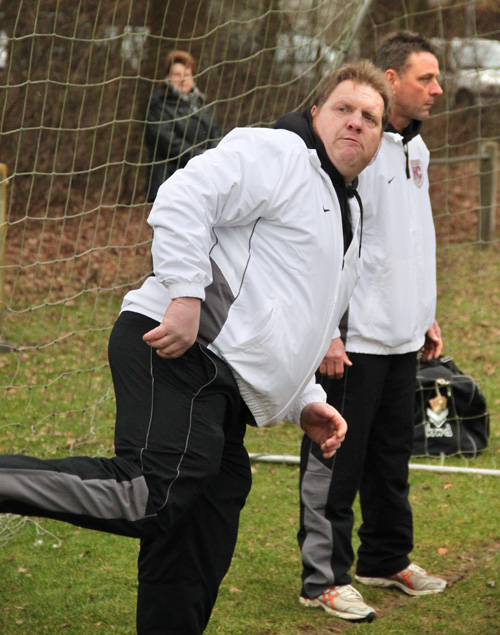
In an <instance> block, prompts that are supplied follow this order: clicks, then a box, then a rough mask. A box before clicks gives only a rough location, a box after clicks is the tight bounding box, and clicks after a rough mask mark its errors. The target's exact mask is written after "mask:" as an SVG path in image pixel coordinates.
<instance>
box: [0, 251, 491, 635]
mask: <svg viewBox="0 0 500 635" xmlns="http://www.w3.org/2000/svg"><path fill="white" fill-rule="evenodd" d="M439 260H440V261H439V272H440V274H439V278H440V281H439V311H438V313H439V319H440V323H441V327H442V330H443V336H444V340H445V350H446V352H447V353H448V354H451V355H452V356H453V357H454V359H455V361H456V362H457V363H458V364H459V366H460V367H461V368H462V370H464V371H465V372H467V373H470V374H471V375H472V376H473V377H475V378H476V379H477V380H478V381H479V383H480V385H481V388H482V390H483V392H484V393H485V395H486V398H487V400H488V404H489V407H490V410H491V425H492V438H491V442H490V446H489V448H488V449H487V450H486V451H485V452H484V453H483V454H482V455H481V456H479V457H477V458H476V459H474V460H473V461H470V460H469V461H466V460H464V459H461V458H453V459H446V461H445V464H446V465H459V466H466V465H469V466H471V467H484V468H497V469H498V468H499V467H500V465H499V464H500V416H499V412H500V389H499V386H498V372H499V369H500V346H499V335H500V332H499V330H498V329H499V327H498V315H499V313H500V311H499V309H500V289H499V285H500V280H499V277H498V271H500V253H499V252H498V250H494V249H493V250H488V251H484V252H483V251H481V252H480V251H477V250H476V249H474V248H467V247H464V248H460V249H456V250H455V249H448V250H446V251H445V252H443V253H441V254H440V258H439ZM88 304H89V302H88V300H85V299H81V300H75V302H74V304H73V305H72V306H70V307H68V308H66V309H64V310H61V308H60V307H59V308H58V307H57V306H56V307H46V308H45V309H44V310H43V312H42V311H40V312H39V313H38V314H36V315H35V316H33V315H32V316H31V322H29V321H28V316H23V315H20V316H16V320H13V321H12V330H11V333H12V336H13V337H14V338H15V339H17V340H22V341H26V342H28V344H29V343H30V337H29V336H30V333H33V332H36V331H37V329H48V328H49V327H50V324H52V323H58V324H59V325H61V324H62V326H63V328H61V329H60V331H59V332H61V333H69V334H72V335H71V337H61V338H60V340H59V341H57V342H54V343H52V344H50V346H48V347H47V348H46V349H45V348H43V347H40V346H37V345H36V344H33V346H32V347H30V346H27V348H26V349H25V350H23V351H22V352H20V353H19V354H12V355H11V354H5V355H1V356H0V379H1V381H0V385H1V386H3V387H4V388H3V393H2V394H3V396H2V411H1V412H0V428H1V430H2V433H1V437H0V451H2V452H5V451H13V450H16V451H25V452H29V453H33V454H38V455H42V454H43V455H45V456H56V455H63V456H64V455H66V454H68V453H69V452H72V453H74V454H81V453H90V454H97V453H99V454H102V453H105V454H109V453H110V452H111V451H112V421H113V400H112V394H111V393H110V391H109V376H108V371H107V367H106V360H105V341H106V339H107V335H108V326H107V325H108V324H109V316H110V315H113V314H115V313H116V311H117V307H118V305H119V300H118V299H117V298H115V297H110V298H109V299H107V300H106V302H105V303H104V305H105V307H106V309H105V313H106V318H101V317H98V318H95V317H94V318H93V322H92V324H91V331H90V332H89V331H88V330H87V329H88V328H89V321H88V320H89V311H90V308H89V306H88ZM34 317H35V320H38V321H33V318H34ZM33 341H34V342H35V338H34V336H33ZM82 351H86V354H88V356H89V357H91V358H92V360H93V361H92V364H90V363H89V364H87V363H86V359H87V358H86V357H85V355H83V353H82ZM87 366H88V367H87ZM12 378H15V382H14V384H13V383H12ZM9 382H10V383H9ZM9 385H15V389H12V388H9ZM46 386H49V387H51V390H47V388H46ZM70 386H71V389H70ZM89 388H92V391H93V392H95V393H97V394H98V395H100V396H99V398H98V399H97V400H96V401H91V402H89V401H87V400H86V398H85V397H84V395H85V393H86V392H88V389H89ZM54 405H56V406H57V407H56V408H54ZM54 411H57V412H58V413H59V414H58V415H57V416H53V415H52V414H51V413H53V412H54ZM299 442H300V434H299V431H298V430H296V429H294V428H292V427H290V426H278V427H277V428H276V429H271V430H262V431H260V430H253V429H252V430H249V433H248V443H247V445H248V449H249V451H251V452H267V453H272V454H297V452H298V446H299ZM420 462H423V463H427V464H435V463H440V460H439V459H424V460H421V461H420ZM253 469H254V487H253V490H252V492H251V495H250V497H249V500H248V504H247V506H246V508H245V509H244V511H243V514H242V521H241V531H240V537H239V542H238V546H237V550H236V553H235V557H234V560H233V564H232V566H231V569H230V571H229V573H228V575H227V577H226V579H225V580H224V583H223V585H222V588H221V591H220V595H219V599H218V601H217V605H216V607H215V610H214V614H213V617H212V620H211V623H210V625H209V628H208V630H207V634H208V635H216V634H217V635H226V634H227V635H239V634H241V635H243V634H245V635H249V634H250V635H305V634H310V635H318V634H321V633H337V632H343V631H349V630H357V631H359V632H363V633H364V632H368V631H369V632H370V633H371V634H373V635H382V634H383V635H387V634H395V635H400V634H403V633H407V632H414V633H419V634H420V633H429V634H432V635H434V634H435V633H440V634H449V635H455V634H460V633H464V634H465V633H467V634H468V635H475V634H477V635H498V634H500V506H499V505H498V501H499V499H500V478H498V477H495V476H478V475H466V474H430V473H427V472H418V471H414V472H412V473H411V501H412V505H413V510H414V516H415V550H414V555H413V557H414V561H415V562H416V563H417V564H419V565H420V566H423V567H424V568H427V569H428V570H430V571H432V572H435V573H439V574H441V575H443V576H444V577H445V578H446V579H447V580H448V582H449V589H448V590H447V591H446V592H445V593H444V594H442V595H440V596H435V597H432V596H431V597H422V598H418V599H412V598H408V597H406V596H404V595H402V594H400V593H398V592H397V591H392V590H391V591H383V590H376V589H366V590H363V589H361V590H362V591H363V594H364V597H365V599H366V601H367V602H369V603H370V604H371V605H373V606H374V607H375V608H376V610H377V613H378V616H379V617H378V619H377V620H376V621H375V622H374V623H373V624H360V625H353V624H349V623H345V622H343V621H341V620H338V619H336V618H332V617H330V616H328V615H327V614H326V613H324V612H322V611H318V610H311V609H305V608H303V607H301V606H300V605H299V604H298V601H297V596H298V593H299V590H300V555H299V551H298V548H297V544H296V532H297V528H298V490H297V487H298V470H297V467H294V466H283V465H269V464H263V463H259V464H255V465H254V468H253ZM357 518H358V521H359V513H358V514H357ZM8 522H15V521H14V519H9V518H6V517H3V519H2V520H1V521H0V530H1V533H0V538H3V541H2V543H1V544H2V547H1V548H0V632H1V633H6V634H8V635H10V634H11V633H25V634H28V633H29V634H30V635H32V634H35V635H37V634H42V633H50V634H52V633H71V634H80V633H81V634H83V633H85V634H87V633H93V632H106V633H107V632H113V633H123V634H131V633H133V632H135V628H134V619H135V618H134V614H135V594H136V558H137V542H136V541H134V540H130V539H125V538H118V537H114V536H108V535H105V534H99V533H94V532H90V531H86V530H80V529H77V528H74V527H71V526H66V525H63V524H58V523H55V522H47V521H43V522H42V523H41V525H42V527H43V528H44V530H45V531H49V532H51V534H53V535H51V534H48V533H43V532H42V533H41V534H39V533H37V531H36V527H35V525H34V524H32V523H28V524H26V525H25V526H24V527H23V528H22V529H19V528H14V529H12V528H11V526H9V525H8ZM356 540H357V538H356V536H355V537H354V541H355V542H356ZM53 545H57V546H56V547H54V546H53Z"/></svg>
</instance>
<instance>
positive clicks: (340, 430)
mask: <svg viewBox="0 0 500 635" xmlns="http://www.w3.org/2000/svg"><path fill="white" fill-rule="evenodd" d="M300 427H301V428H302V429H303V430H304V432H305V433H306V434H307V436H309V437H310V438H311V439H312V440H313V441H314V442H315V443H317V444H318V445H319V447H320V448H321V451H322V452H323V456H324V457H325V459H329V458H330V457H331V456H333V455H334V454H335V452H336V451H337V450H338V449H339V448H340V445H341V443H342V441H343V440H344V438H345V434H346V432H347V423H346V422H345V419H344V417H343V416H342V415H341V414H340V412H338V410H335V408H334V407H333V406H330V404H327V403H323V402H320V401H315V402H313V403H309V404H307V406H306V407H305V408H304V409H303V410H302V413H301V415H300Z"/></svg>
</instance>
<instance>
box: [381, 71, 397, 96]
mask: <svg viewBox="0 0 500 635" xmlns="http://www.w3.org/2000/svg"><path fill="white" fill-rule="evenodd" d="M384 74H385V78H386V80H387V81H388V82H389V84H390V85H391V87H392V90H393V91H394V90H395V89H396V85H397V83H398V80H399V77H398V74H397V73H396V71H395V70H393V69H392V68H388V69H387V70H386V71H385V73H384Z"/></svg>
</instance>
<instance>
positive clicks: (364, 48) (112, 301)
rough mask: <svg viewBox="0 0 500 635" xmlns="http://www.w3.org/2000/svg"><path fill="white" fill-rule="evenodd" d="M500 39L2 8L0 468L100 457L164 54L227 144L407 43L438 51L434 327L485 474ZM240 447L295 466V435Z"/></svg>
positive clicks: (493, 11)
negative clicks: (461, 374) (359, 62)
mask: <svg viewBox="0 0 500 635" xmlns="http://www.w3.org/2000/svg"><path fill="white" fill-rule="evenodd" d="M498 24H499V22H498V3H496V2H493V1H492V2H486V1H485V2H475V3H474V2H470V1H459V0H449V1H447V0H442V1H438V0H434V1H431V0H429V1H428V2H425V1H424V2H422V1H419V2H417V1H416V0H415V1H413V2H412V1H405V2H403V1H392V2H390V1H379V2H370V1H367V0H320V1H317V0H316V1H313V0H268V1H267V2H264V1H261V0H238V1H237V2H236V1H234V0H206V1H204V2H186V1H181V0H171V1H166V2H155V1H153V0H141V1H139V0H117V1H115V2H106V1H104V0H77V1H76V2H73V3H67V2H60V1H59V0H19V1H18V2H10V3H5V2H4V3H1V4H0V95H1V99H0V126H1V128H0V129H1V144H0V164H2V167H1V171H0V183H1V185H0V187H1V190H0V349H1V351H2V352H1V353H0V403H1V411H0V451H1V452H9V453H11V452H24V453H29V454H36V455H37V456H43V457H52V456H64V455H67V454H71V453H76V454H81V453H87V454H102V453H109V452H112V438H113V434H112V428H113V423H114V401H113V390H112V386H111V381H110V375H109V370H108V366H107V358H106V343H107V338H108V336H109V332H110V329H111V326H112V324H113V322H114V320H115V318H116V316H117V314H118V311H119V308H120V304H121V299H122V297H123V295H124V294H125V292H126V291H127V290H128V289H130V288H134V287H137V286H138V285H139V284H140V283H141V282H142V280H143V279H144V278H145V277H146V276H147V275H148V274H149V272H150V269H151V260H150V242H151V232H150V228H149V227H148V225H147V223H146V219H147V215H148V212H149V210H150V207H151V205H150V204H149V203H147V202H146V180H147V174H148V169H149V167H150V165H151V164H150V159H149V155H148V152H147V148H146V145H145V140H144V127H145V117H146V108H147V104H148V100H149V97H150V95H151V92H152V90H153V89H154V87H155V86H156V85H157V84H158V82H160V81H162V80H163V79H164V62H165V57H166V54H167V53H168V51H170V50H172V49H184V50H187V51H189V52H190V53H191V54H192V55H193V56H194V57H195V58H196V59H197V60H198V70H197V74H196V77H195V81H196V85H197V86H198V88H199V89H200V90H201V91H202V93H204V94H205V95H206V98H207V100H208V103H209V105H210V107H211V108H212V110H213V111H214V113H215V118H216V120H217V122H218V124H219V126H220V128H221V129H222V131H223V132H224V133H227V132H229V131H230V130H231V129H232V128H233V127H235V126H271V125H272V124H273V122H274V121H275V120H276V119H277V117H279V116H280V115H282V114H283V113H285V112H287V111H291V110H298V109H302V108H304V107H305V106H306V105H308V104H310V103H311V99H312V95H313V94H314V91H315V88H316V87H317V85H318V83H319V81H320V80H321V78H322V77H323V76H324V75H325V74H326V73H327V72H329V71H331V70H333V69H335V68H336V67H338V66H339V65H341V64H342V63H343V62H344V61H345V60H349V59H356V58H359V57H371V56H372V55H373V52H374V50H375V48H376V46H377V44H378V43H379V41H380V39H381V38H382V37H383V36H384V35H385V34H386V33H388V32H389V31H391V30H394V29H396V28H410V29H412V30H416V31H419V32H421V33H422V34H424V35H426V36H428V37H433V38H437V40H436V41H437V42H438V43H439V45H440V47H441V51H442V59H441V68H442V71H443V76H442V77H443V84H444V87H445V96H444V97H443V98H442V100H441V101H440V102H439V104H438V105H437V106H436V109H435V111H433V115H432V117H431V119H430V120H429V121H428V122H426V125H425V128H424V138H425V140H426V142H427V144H428V146H429V148H430V150H431V156H432V161H433V163H432V165H431V170H430V176H431V195H432V199H433V208H434V214H435V222H436V231H437V238H438V277H439V310H438V317H439V320H440V323H441V326H442V329H443V332H444V339H445V343H446V344H445V350H446V353H447V354H449V355H451V356H452V357H454V359H455V361H456V362H457V364H459V365H460V366H461V367H462V368H463V369H464V371H465V372H467V373H469V374H471V375H472V376H473V377H474V378H475V379H476V380H477V382H478V383H479V385H480V386H481V388H482V390H483V392H484V394H485V397H486V399H487V402H488V405H489V409H490V415H491V427H492V438H491V442H490V447H489V449H488V450H486V451H485V452H484V453H483V454H482V456H481V457H478V458H477V459H475V460H477V461H481V465H483V466H485V465H486V466H488V467H496V459H495V457H496V456H498V450H499V448H500V443H499V438H500V432H499V411H500V393H499V389H498V369H499V364H500V347H499V341H500V337H499V335H500V331H499V327H498V319H497V318H498V314H499V309H500V307H499V304H500V301H499V297H500V293H499V277H498V270H499V269H498V267H499V262H500V250H499V240H498V234H499V232H498V219H496V218H495V206H496V198H495V197H496V196H497V188H498V183H497V178H496V177H497V173H498V163H497V153H498V145H497V144H498V143H499V141H500V139H499V137H500V131H499V128H498V123H497V117H496V115H495V113H496V112H497V111H498V107H499V105H500V92H499V87H500V68H499V66H500V55H499V53H498V50H499V48H500V28H499V27H498ZM124 345H126V344H124ZM495 376H496V377H497V379H496V380H495ZM248 436H249V440H248V443H249V449H250V450H251V451H256V452H267V453H270V454H294V455H295V454H297V453H298V446H299V444H300V435H299V433H298V431H297V430H295V429H293V430H291V429H280V430H278V431H276V430H269V431H253V430H252V431H250V433H249V435H248ZM429 460H431V459H429Z"/></svg>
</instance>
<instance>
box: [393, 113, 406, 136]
mask: <svg viewBox="0 0 500 635" xmlns="http://www.w3.org/2000/svg"><path fill="white" fill-rule="evenodd" d="M389 123H390V124H391V126H392V127H393V128H394V130H397V131H398V132H399V133H400V134H403V131H404V130H405V128H407V127H408V126H409V125H410V123H411V119H408V118H407V117H400V116H398V115H397V113H396V114H395V113H393V115H392V117H391V118H390V120H389Z"/></svg>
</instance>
